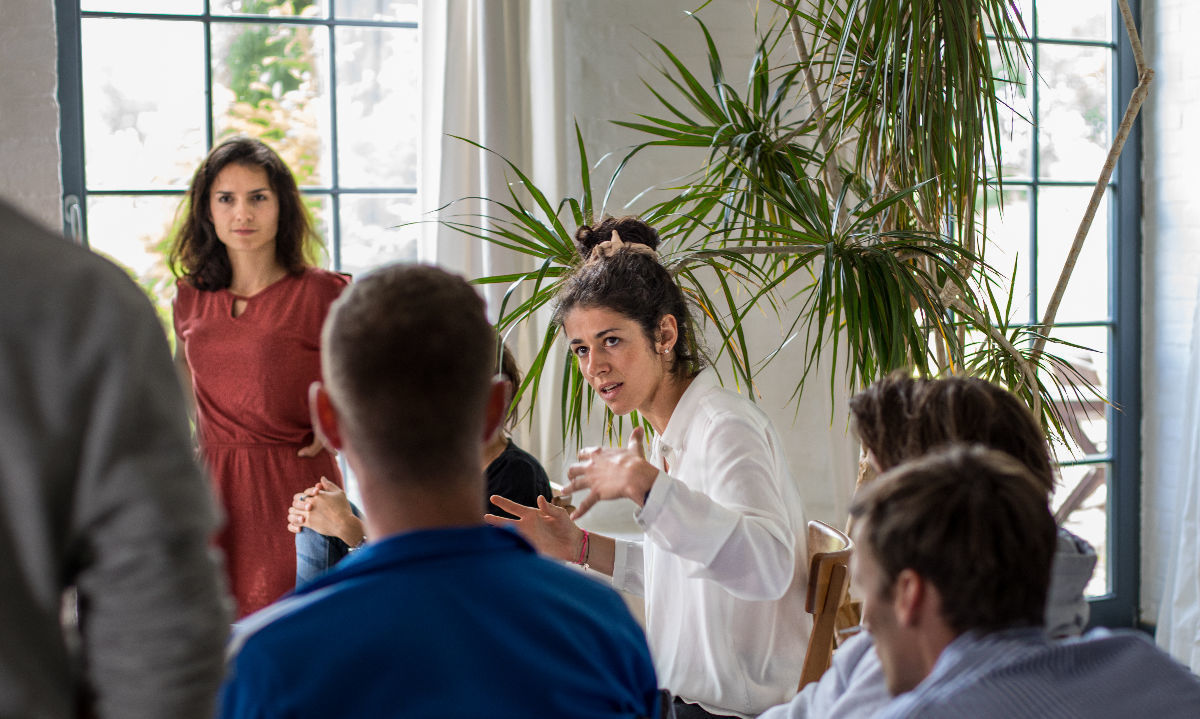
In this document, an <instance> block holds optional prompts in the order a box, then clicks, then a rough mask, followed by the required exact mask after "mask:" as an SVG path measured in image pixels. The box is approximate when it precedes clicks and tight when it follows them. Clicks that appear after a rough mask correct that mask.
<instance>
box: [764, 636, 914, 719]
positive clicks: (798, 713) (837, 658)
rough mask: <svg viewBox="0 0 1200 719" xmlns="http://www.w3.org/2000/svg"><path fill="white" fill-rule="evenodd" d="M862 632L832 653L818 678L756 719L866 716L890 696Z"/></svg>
mask: <svg viewBox="0 0 1200 719" xmlns="http://www.w3.org/2000/svg"><path fill="white" fill-rule="evenodd" d="M874 646H875V645H874V643H873V642H872V641H871V639H870V636H869V635H868V634H866V633H865V632H864V633H862V634H861V635H859V636H857V637H854V638H853V639H851V640H850V641H848V642H846V644H844V645H843V646H842V647H840V648H839V649H838V650H837V651H836V652H834V654H833V664H832V665H831V666H830V668H829V670H828V671H826V672H825V673H824V674H822V675H821V678H820V679H819V680H818V681H815V682H812V683H811V684H809V685H808V686H806V687H804V689H803V691H801V692H800V693H799V694H797V695H796V696H795V698H793V699H792V700H791V701H790V702H788V703H787V704H780V705H779V706H777V707H773V708H771V709H768V710H767V711H766V712H765V713H763V714H762V715H760V716H759V719H809V718H812V719H817V718H820V717H839V719H867V717H872V716H874V715H875V714H876V713H877V712H878V711H879V709H880V708H882V707H883V705H885V704H887V703H888V701H889V700H890V699H891V697H890V696H889V695H888V691H887V684H886V682H885V681H884V677H883V668H882V666H881V665H880V663H879V657H878V655H876V654H875V652H874Z"/></svg>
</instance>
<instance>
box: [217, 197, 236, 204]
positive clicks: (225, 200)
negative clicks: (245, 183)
mask: <svg viewBox="0 0 1200 719" xmlns="http://www.w3.org/2000/svg"><path fill="white" fill-rule="evenodd" d="M217 202H223V203H230V202H233V198H232V197H230V196H229V195H217Z"/></svg>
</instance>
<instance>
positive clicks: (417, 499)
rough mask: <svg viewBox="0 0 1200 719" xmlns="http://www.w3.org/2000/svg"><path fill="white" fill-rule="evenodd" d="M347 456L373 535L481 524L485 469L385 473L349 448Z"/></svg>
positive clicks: (366, 521) (366, 522)
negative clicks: (428, 473)
mask: <svg viewBox="0 0 1200 719" xmlns="http://www.w3.org/2000/svg"><path fill="white" fill-rule="evenodd" d="M346 461H347V462H348V463H349V464H350V466H351V468H352V469H353V470H354V474H355V476H356V477H358V482H359V487H360V488H361V490H362V499H363V509H364V514H365V515H366V519H365V524H366V527H367V537H368V538H369V539H370V540H371V541H375V540H379V539H383V538H384V537H389V536H391V535H393V534H401V533H404V532H415V531H417V530H421V529H448V528H451V527H475V526H479V525H481V524H483V515H484V513H485V511H486V510H485V508H484V502H483V494H484V488H483V475H482V473H480V472H477V471H464V472H462V473H457V474H456V473H447V474H445V475H442V476H437V477H426V476H423V477H419V478H409V477H403V476H398V475H397V474H396V473H394V472H390V473H381V472H378V471H375V470H373V469H372V468H371V467H369V466H367V465H366V463H363V462H361V461H359V459H358V458H357V457H355V456H354V455H353V454H352V453H351V451H350V450H349V448H346Z"/></svg>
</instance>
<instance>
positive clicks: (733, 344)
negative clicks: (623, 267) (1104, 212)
mask: <svg viewBox="0 0 1200 719" xmlns="http://www.w3.org/2000/svg"><path fill="white" fill-rule="evenodd" d="M776 5H777V6H778V10H779V12H778V13H777V14H776V17H775V18H774V22H773V23H767V24H766V26H765V28H764V29H762V30H760V31H758V32H757V33H756V37H755V38H754V42H755V52H754V55H753V59H752V61H751V65H750V68H749V72H748V75H747V80H746V83H745V86H744V88H742V89H740V90H739V89H738V88H735V87H734V86H733V85H732V84H731V83H730V82H728V81H727V79H726V77H725V71H724V66H723V63H722V59H721V55H720V52H719V51H718V48H717V45H716V43H715V41H714V40H713V38H712V36H711V34H710V33H709V31H708V28H707V27H706V26H705V25H704V23H703V21H702V20H701V19H700V17H699V16H698V15H693V16H692V17H693V19H694V20H695V22H696V27H697V32H698V35H699V37H700V38H702V39H703V42H704V43H705V47H706V50H707V53H706V54H707V68H706V69H705V71H703V72H697V71H695V70H693V69H692V68H690V67H689V66H688V65H687V64H686V63H684V62H683V61H681V60H680V59H679V57H678V56H677V55H676V54H675V53H673V52H672V51H671V49H670V48H668V47H667V46H665V45H663V44H662V43H656V45H657V48H658V51H659V53H660V55H661V58H662V64H661V66H660V69H659V76H658V78H657V80H655V81H654V82H649V81H647V82H646V86H647V87H648V88H649V90H650V92H651V93H652V94H653V95H654V97H655V98H657V101H658V104H659V106H658V108H657V111H656V112H646V113H643V114H639V115H637V116H636V117H633V118H629V119H627V120H619V121H618V124H620V125H623V126H625V127H628V128H630V129H632V130H635V131H637V132H638V133H641V134H642V135H643V136H644V138H645V139H644V140H643V141H642V142H640V143H639V144H637V145H635V146H634V147H632V148H630V149H629V150H628V151H627V152H626V153H625V154H624V156H623V157H622V158H621V159H620V161H619V162H617V163H616V165H615V169H614V170H613V171H612V174H611V175H610V176H609V177H608V180H607V187H606V191H605V193H604V195H603V197H602V198H600V200H599V202H597V196H596V195H595V194H594V193H593V187H592V184H593V179H592V172H593V171H594V170H595V168H594V167H593V166H592V165H591V164H590V162H589V158H588V151H587V149H586V147H585V142H584V138H583V137H582V135H581V134H580V133H579V130H578V128H576V142H577V147H578V153H579V166H580V170H581V176H580V178H579V179H580V194H579V195H578V196H577V197H568V198H565V199H562V200H557V201H552V200H551V199H550V198H548V197H547V196H546V194H545V193H544V192H542V191H541V190H540V189H539V188H537V187H536V186H535V185H534V184H533V183H532V182H531V181H530V180H529V178H528V177H527V176H526V174H525V173H523V172H522V170H521V169H520V168H519V167H517V166H516V165H515V164H513V163H511V162H508V161H507V160H505V162H507V163H508V168H509V171H510V173H511V176H510V177H511V179H512V182H511V183H510V185H509V191H508V196H507V197H504V198H486V199H485V200H484V201H485V206H486V207H487V208H488V209H486V210H485V211H484V213H483V214H482V215H475V216H465V217H455V218H450V219H444V220H443V222H445V223H446V224H447V225H449V226H451V227H453V228H455V229H457V230H460V231H462V232H464V233H466V234H468V235H471V236H473V237H477V238H479V239H481V240H484V241H487V242H491V243H494V244H497V245H500V246H503V247H506V248H508V249H510V250H513V251H515V252H518V253H521V254H524V255H527V256H528V257H530V258H531V259H532V266H533V267H534V269H532V270H530V271H527V272H518V273H513V274H506V275H495V276H488V277H481V278H478V279H477V280H476V281H477V282H479V283H484V284H503V285H505V286H506V287H507V290H506V292H505V293H504V300H503V304H502V306H501V308H500V319H499V329H500V331H501V333H502V334H503V333H507V332H508V331H511V329H512V328H514V327H515V326H517V325H520V324H523V323H529V322H536V321H538V318H539V316H540V315H539V310H541V309H542V308H543V307H545V306H546V305H547V304H548V303H551V302H552V301H553V299H554V297H555V295H556V293H557V291H558V289H559V285H560V283H561V281H562V280H563V278H564V277H565V276H566V274H567V273H569V272H570V271H571V269H572V268H573V267H574V266H575V265H576V263H578V262H579V261H580V259H579V256H578V254H577V252H576V250H575V246H574V242H573V232H574V228H575V227H577V226H579V225H582V224H590V223H592V221H593V220H596V219H599V217H600V216H601V215H602V214H604V212H605V209H606V208H605V206H606V204H607V201H608V198H609V196H610V195H611V193H612V191H613V189H614V188H615V187H616V186H618V185H619V183H620V182H621V177H622V171H623V170H624V168H626V167H627V166H629V164H630V163H634V162H640V161H642V157H643V155H645V154H647V153H648V152H650V151H653V152H671V151H675V152H680V151H686V152H691V153H694V152H695V151H696V149H697V148H702V149H703V150H704V151H705V152H704V155H705V157H704V160H703V162H702V163H700V165H699V166H698V167H697V168H696V170H695V172H694V173H692V174H690V175H687V176H686V177H684V178H683V179H682V180H679V181H677V182H675V183H674V184H673V185H671V186H666V187H657V188H654V189H656V190H657V193H656V196H658V197H664V198H665V199H660V200H659V201H657V202H655V203H653V204H650V205H649V206H647V207H644V208H640V209H639V211H638V214H639V215H640V216H641V217H642V218H643V219H644V220H646V221H647V222H649V223H650V224H651V225H653V226H655V227H656V228H658V230H659V232H660V235H661V237H662V239H663V244H662V246H661V247H660V248H659V252H660V256H661V257H662V260H663V262H664V264H665V265H666V266H667V267H668V269H669V270H670V271H671V272H672V273H673V275H674V277H675V278H676V279H677V281H678V282H679V284H680V286H681V288H682V289H683V291H684V293H685V295H686V296H687V297H689V298H690V299H691V301H692V302H693V303H694V306H695V309H696V312H695V316H696V317H697V318H698V319H699V320H700V321H701V322H702V323H703V324H704V325H706V327H707V329H708V330H709V332H708V334H709V336H710V337H713V338H714V339H713V341H712V343H711V346H710V347H708V353H709V360H710V362H711V363H712V364H713V366H714V367H715V368H717V370H718V373H719V374H720V375H721V378H722V381H724V382H726V383H732V384H735V385H737V386H739V387H753V385H754V381H755V376H756V374H757V372H758V371H759V370H761V368H762V367H763V366H764V364H765V363H766V362H769V361H771V360H772V359H773V358H774V357H776V356H777V355H778V354H779V349H780V348H781V347H782V346H783V345H786V344H788V343H790V342H793V341H799V342H802V343H804V348H805V349H804V352H803V353H802V359H801V360H800V366H798V367H796V371H795V377H796V387H795V392H794V394H793V396H794V397H797V396H799V395H800V394H801V393H802V392H803V391H804V388H805V386H806V383H807V382H808V381H809V380H810V379H811V378H812V376H813V371H814V369H815V368H816V367H817V366H818V360H830V363H829V366H833V367H841V368H844V373H845V374H844V376H843V377H842V379H843V381H844V382H846V383H847V384H848V385H849V386H850V387H851V388H854V387H860V386H864V385H866V384H869V383H870V382H872V381H874V380H875V379H877V378H879V377H880V376H882V375H884V374H886V373H887V372H889V371H892V370H894V369H896V368H909V369H911V370H912V371H914V372H916V373H918V374H920V375H923V376H936V375H939V374H943V373H951V372H970V373H973V374H976V375H979V376H983V377H986V378H988V379H992V380H994V381H998V382H1002V383H1004V384H1006V385H1008V386H1009V387H1011V388H1012V389H1013V390H1014V391H1016V392H1017V393H1018V394H1020V395H1021V396H1022V397H1023V398H1025V399H1026V401H1027V402H1028V403H1029V404H1030V406H1031V407H1032V408H1033V409H1034V411H1035V413H1036V414H1038V416H1039V417H1040V419H1041V421H1042V423H1043V426H1044V427H1045V428H1046V430H1047V432H1048V434H1050V435H1051V436H1054V435H1058V436H1065V430H1064V427H1065V420H1064V418H1063V416H1062V414H1061V410H1060V406H1061V405H1060V403H1059V402H1056V400H1058V399H1061V398H1062V397H1063V396H1064V394H1067V393H1070V392H1090V393H1094V389H1093V388H1091V386H1090V385H1089V384H1088V383H1087V382H1086V381H1085V380H1084V379H1083V378H1082V377H1081V376H1080V375H1079V374H1078V373H1077V372H1074V371H1073V370H1072V368H1071V365H1070V364H1069V362H1067V361H1066V360H1064V359H1062V358H1061V357H1059V356H1057V355H1054V354H1053V353H1047V352H1044V351H1040V350H1039V351H1034V349H1033V346H1034V344H1035V343H1036V342H1038V341H1039V340H1040V339H1042V338H1046V334H1045V333H1044V332H1041V331H1040V330H1038V328H1026V327H1011V326H1010V325H1009V323H1008V316H1009V315H1008V311H1009V310H1010V309H1011V286H1010V285H1006V284H1005V281H1004V280H1003V279H1002V278H1001V276H1000V275H999V274H998V273H996V272H995V271H994V270H993V269H992V268H991V267H989V266H988V265H987V264H986V263H985V262H984V261H983V258H984V256H985V250H986V223H985V218H986V216H987V209H988V203H989V202H990V201H992V200H991V198H994V197H999V196H1000V193H999V192H996V191H995V190H994V189H993V191H987V190H988V188H989V187H993V186H994V185H996V184H998V181H999V180H998V178H992V177H989V175H988V167H989V166H995V167H998V166H999V165H1000V157H999V156H1000V151H1001V148H1000V123H999V119H998V118H999V112H998V108H999V105H1000V99H999V97H1000V95H1001V83H1002V82H1003V81H1002V80H1001V79H999V78H1003V77H1015V76H1017V75H1018V70H1019V68H1020V66H1021V64H1022V63H1024V62H1025V57H1024V54H1023V53H1024V51H1023V50H1022V48H1021V45H1020V43H1019V42H1017V41H1016V40H1017V38H1019V37H1021V36H1022V35H1023V34H1024V31H1023V27H1022V26H1021V24H1020V19H1019V18H1018V17H1017V16H1016V15H1015V10H1014V9H1013V6H1012V3H1010V2H1008V0H911V1H910V2H904V3H897V2H894V0H841V1H833V0H811V1H810V2H808V3H806V4H805V5H804V7H797V6H796V5H795V4H794V3H793V2H790V1H789V0H777V2H776ZM793 49H794V53H793V52H792V51H793ZM789 58H790V59H789ZM481 149H483V150H486V149H487V148H482V147H481ZM989 159H990V160H991V163H990V165H989ZM640 196H641V195H639V197H640ZM627 212H628V210H624V209H623V210H621V211H620V213H619V214H626V213H627ZM1005 294H1007V296H1008V301H1007V302H1004V303H1002V302H1000V301H998V300H997V299H996V298H997V296H1004V295H1005ZM758 310H765V311H768V312H771V313H773V316H774V317H776V318H777V319H778V321H779V322H780V324H781V326H782V327H783V328H784V329H785V330H786V331H785V332H783V333H782V337H783V340H782V341H781V343H780V345H779V346H778V347H775V348H774V349H772V350H770V351H768V352H766V353H765V354H762V355H761V356H755V355H754V354H752V352H751V350H750V343H748V342H747V338H746V329H745V321H746V318H747V316H748V314H749V313H750V312H752V311H758ZM555 335H556V328H554V327H546V328H544V330H543V332H542V341H541V346H540V348H539V351H538V353H537V356H536V358H535V359H534V361H533V362H532V364H531V366H530V367H529V370H528V373H527V375H526V378H525V380H524V381H523V383H522V386H521V387H520V388H519V391H518V396H521V395H525V396H530V397H532V398H533V399H534V400H536V397H537V395H538V391H539V388H540V387H541V382H542V380H543V375H544V371H545V369H546V367H547V366H548V362H547V360H548V359H549V358H550V356H551V353H552V352H554V351H555V349H554V348H555V346H556V343H555ZM1048 339H1051V340H1053V338H1048ZM823 379H827V380H828V382H829V385H830V389H831V390H832V389H833V388H834V387H835V386H836V383H837V380H838V377H837V376H836V375H834V374H830V375H829V376H828V377H825V378H823ZM560 382H561V390H562V392H561V397H562V400H561V401H562V416H563V420H564V421H563V435H564V439H566V438H569V437H574V438H575V440H576V441H580V440H581V432H582V427H583V420H584V419H585V418H586V417H587V416H588V415H589V414H590V412H591V411H592V408H593V407H594V406H595V398H594V396H593V395H592V393H591V390H590V388H589V387H588V386H587V385H586V383H585V382H584V381H583V379H582V376H581V375H580V373H579V372H578V370H577V368H576V366H575V363H574V362H565V363H563V369H562V373H561V377H560ZM750 394H751V396H753V392H750ZM530 405H532V402H531V403H530ZM609 419H610V420H611V419H612V418H611V417H609ZM633 421H634V422H638V421H639V420H638V419H637V418H636V417H634V418H633ZM608 426H609V428H610V429H612V428H613V427H614V425H613V423H612V422H611V421H610V422H609V423H608ZM619 429H620V428H619V425H618V426H617V431H619Z"/></svg>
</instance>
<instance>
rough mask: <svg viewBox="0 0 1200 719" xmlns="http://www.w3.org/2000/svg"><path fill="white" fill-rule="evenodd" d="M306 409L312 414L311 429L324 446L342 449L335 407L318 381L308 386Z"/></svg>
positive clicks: (340, 432)
mask: <svg viewBox="0 0 1200 719" xmlns="http://www.w3.org/2000/svg"><path fill="white" fill-rule="evenodd" d="M308 410H309V413H310V414H311V415H312V425H313V431H315V432H316V433H317V436H318V437H320V438H321V441H322V442H324V443H325V446H326V447H332V448H333V449H336V450H339V451H340V450H341V449H342V431H341V427H340V426H339V419H338V413H337V408H336V407H334V406H333V400H332V399H331V398H330V397H329V391H328V390H327V389H325V385H323V384H321V383H320V382H313V383H312V384H310V385H309V386H308Z"/></svg>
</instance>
